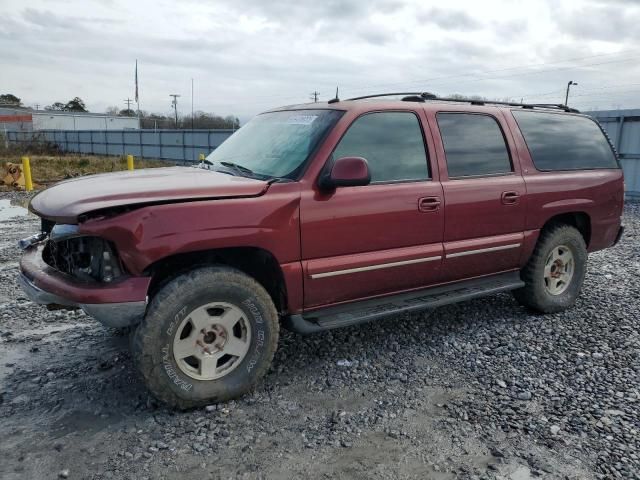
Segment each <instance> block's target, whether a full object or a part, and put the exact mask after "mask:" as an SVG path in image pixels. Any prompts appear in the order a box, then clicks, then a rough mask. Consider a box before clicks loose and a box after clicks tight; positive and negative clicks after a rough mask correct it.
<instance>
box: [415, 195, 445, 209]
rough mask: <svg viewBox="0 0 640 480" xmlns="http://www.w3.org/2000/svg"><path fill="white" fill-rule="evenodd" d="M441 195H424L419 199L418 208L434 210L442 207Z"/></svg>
mask: <svg viewBox="0 0 640 480" xmlns="http://www.w3.org/2000/svg"><path fill="white" fill-rule="evenodd" d="M441 203H442V202H440V197H422V198H420V199H418V210H420V211H421V212H433V211H435V210H438V209H439V208H440V204H441Z"/></svg>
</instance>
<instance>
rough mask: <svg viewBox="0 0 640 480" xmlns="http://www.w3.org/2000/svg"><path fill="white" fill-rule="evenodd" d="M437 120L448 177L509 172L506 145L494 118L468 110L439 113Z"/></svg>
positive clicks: (509, 164)
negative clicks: (465, 111)
mask: <svg viewBox="0 0 640 480" xmlns="http://www.w3.org/2000/svg"><path fill="white" fill-rule="evenodd" d="M437 119H438V128H439V129H440V135H441V136H442V143H443V144H444V151H445V155H446V157H447V171H448V172H449V177H467V176H472V175H492V174H500V173H509V172H511V161H510V159H509V152H508V150H507V145H506V143H505V140H504V136H503V135H502V130H501V129H500V126H499V125H498V122H497V121H496V120H495V118H493V117H490V116H488V115H476V114H471V113H439V114H438V115H437Z"/></svg>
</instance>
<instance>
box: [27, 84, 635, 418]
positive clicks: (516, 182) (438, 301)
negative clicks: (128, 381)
mask: <svg viewBox="0 0 640 480" xmlns="http://www.w3.org/2000/svg"><path fill="white" fill-rule="evenodd" d="M394 95H395V96H401V97H403V98H402V99H392V100H385V99H384V97H385V96H386V95H379V96H375V97H376V98H371V97H360V98H356V99H350V100H342V101H341V100H338V99H337V98H336V99H334V100H331V101H330V102H328V103H313V104H306V105H296V106H289V107H283V108H280V109H276V110H272V111H269V112H266V113H263V114H261V115H258V116H256V117H255V118H254V119H253V120H251V121H250V122H249V123H247V124H246V125H245V126H244V127H242V128H241V129H240V130H239V131H237V132H236V133H234V134H233V135H232V136H231V137H230V138H229V139H228V140H226V141H225V142H224V143H223V144H222V145H221V146H220V147H218V148H217V149H216V150H215V151H214V152H213V153H211V154H210V155H209V156H208V157H207V160H206V161H205V162H203V163H201V164H200V165H199V167H200V168H194V167H171V168H161V169H150V170H139V171H133V172H120V173H111V174H104V175H95V176H89V177H84V178H75V179H71V180H68V181H64V182H62V183H59V184H57V185H55V186H52V187H50V188H48V189H46V190H44V191H42V192H41V193H39V194H38V195H36V196H35V197H34V198H33V200H32V201H31V204H30V210H31V211H32V212H33V213H35V214H36V215H38V216H40V217H41V218H42V229H41V232H39V233H38V234H36V235H33V236H32V237H29V238H26V239H24V240H22V241H21V247H22V248H23V250H24V253H23V256H22V260H21V264H20V265H21V272H20V277H19V280H20V282H21V285H22V287H23V288H24V290H25V292H26V293H27V294H28V296H29V297H30V298H31V299H32V300H33V301H35V302H38V303H41V304H46V305H54V306H56V307H60V306H63V307H66V308H82V309H83V310H84V311H85V312H87V313H88V314H89V315H92V316H93V317H95V318H96V319H97V320H98V321H100V322H102V323H103V324H105V325H108V326H112V327H125V326H135V330H134V332H133V333H132V336H133V338H132V349H133V357H134V359H135V363H136V364H137V367H138V368H139V370H140V372H141V374H142V376H143V378H144V380H145V382H146V385H147V386H148V388H149V390H150V391H151V392H152V393H153V394H154V395H155V396H156V397H158V398H159V399H161V400H162V401H164V402H166V403H168V404H170V405H172V406H175V407H178V408H189V407H194V406H198V405H203V404H208V403H211V402H216V401H222V400H226V399H230V398H233V397H237V396H239V395H242V394H243V393H245V392H247V391H248V390H250V389H251V388H252V387H253V386H254V385H255V384H256V382H257V381H258V380H259V379H260V378H261V377H262V376H263V375H264V374H265V372H266V371H267V369H268V368H269V365H270V363H271V360H272V358H273V355H274V352H275V350H276V346H277V343H278V332H279V329H280V328H281V326H282V327H285V328H288V329H291V330H293V331H296V332H300V333H305V334H306V333H311V332H319V331H323V330H327V329H331V328H336V327H342V326H347V325H354V324H357V323H361V322H365V321H370V320H375V319H378V318H382V317H385V316H389V315H392V314H396V313H398V312H403V311H408V310H417V309H428V308H433V307H436V306H439V305H444V304H448V303H452V302H458V301H462V300H467V299H471V298H475V297H479V296H482V295H488V294H492V293H496V292H502V291H512V292H513V295H514V297H515V299H516V300H517V301H518V302H520V303H521V304H523V305H525V306H527V307H529V308H531V309H534V310H537V311H539V312H558V311H561V310H563V309H566V308H568V307H571V306H572V305H573V303H574V302H575V301H576V298H577V296H578V294H579V293H580V289H581V286H582V283H583V279H584V276H585V271H586V268H587V254H588V253H589V252H594V251H596V250H601V249H604V248H607V247H611V246H612V245H614V244H615V243H616V242H617V241H618V239H619V238H620V236H621V234H622V226H621V214H622V208H623V201H624V186H623V175H622V170H621V169H620V166H619V164H618V160H617V157H616V153H615V151H614V150H613V148H612V146H611V143H610V142H609V140H608V137H606V135H605V133H604V132H603V130H602V129H601V128H600V126H599V125H598V124H597V123H596V122H595V121H593V120H592V119H591V118H589V117H587V116H584V115H580V114H579V113H578V112H577V111H575V110H572V109H569V108H567V107H565V106H562V105H525V104H506V103H502V104H500V103H497V102H496V103H484V102H477V101H473V102H471V101H460V100H457V101H456V100H453V99H436V98H434V97H433V96H432V95H431V94H426V93H423V94H420V93H418V94H394Z"/></svg>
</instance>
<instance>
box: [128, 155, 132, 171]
mask: <svg viewBox="0 0 640 480" xmlns="http://www.w3.org/2000/svg"><path fill="white" fill-rule="evenodd" d="M127 170H133V155H127Z"/></svg>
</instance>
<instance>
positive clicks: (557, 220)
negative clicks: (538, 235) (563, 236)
mask: <svg viewBox="0 0 640 480" xmlns="http://www.w3.org/2000/svg"><path fill="white" fill-rule="evenodd" d="M555 225H570V226H572V227H574V228H575V229H576V230H578V231H579V232H580V234H581V235H582V238H583V239H584V243H585V245H586V246H587V247H589V242H590V241H591V217H590V216H589V214H588V213H586V212H582V211H575V212H566V213H560V214H557V215H554V216H553V217H551V218H549V219H548V220H547V221H546V222H545V223H544V225H543V226H542V228H541V229H540V231H544V230H548V229H549V228H551V227H553V226H555Z"/></svg>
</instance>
